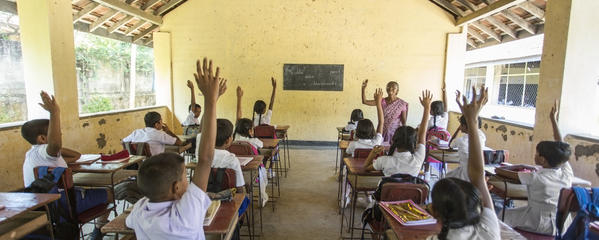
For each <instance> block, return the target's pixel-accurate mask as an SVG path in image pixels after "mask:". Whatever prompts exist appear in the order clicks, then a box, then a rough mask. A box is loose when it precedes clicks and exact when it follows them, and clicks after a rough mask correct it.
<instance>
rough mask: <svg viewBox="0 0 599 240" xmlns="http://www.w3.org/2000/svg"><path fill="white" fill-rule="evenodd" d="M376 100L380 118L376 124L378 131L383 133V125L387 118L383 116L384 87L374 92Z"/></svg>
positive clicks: (377, 113) (377, 112) (377, 114)
mask: <svg viewBox="0 0 599 240" xmlns="http://www.w3.org/2000/svg"><path fill="white" fill-rule="evenodd" d="M374 100H375V101H376V116H377V118H378V119H379V125H377V126H376V132H377V133H380V134H382V133H383V126H384V125H385V118H384V116H383V103H382V100H383V89H382V88H378V89H377V90H376V91H375V92H374Z"/></svg>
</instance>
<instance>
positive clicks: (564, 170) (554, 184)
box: [505, 162, 574, 235]
mask: <svg viewBox="0 0 599 240" xmlns="http://www.w3.org/2000/svg"><path fill="white" fill-rule="evenodd" d="M573 176H574V173H573V172H572V167H571V166H570V163H568V162H565V163H564V164H562V165H561V166H560V167H558V168H542V169H540V170H538V171H537V172H532V173H524V172H522V173H518V178H519V179H520V182H521V183H522V184H525V185H526V186H527V189H528V206H526V207H520V208H513V209H506V211H505V223H507V224H508V225H510V226H512V227H518V228H521V229H524V230H527V231H531V232H536V233H541V234H549V235H553V234H555V233H556V232H557V228H556V226H555V215H556V212H557V203H558V200H559V194H560V191H561V189H562V188H570V187H572V178H573Z"/></svg>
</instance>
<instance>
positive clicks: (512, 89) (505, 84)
mask: <svg viewBox="0 0 599 240" xmlns="http://www.w3.org/2000/svg"><path fill="white" fill-rule="evenodd" d="M540 65H541V61H534V62H519V63H510V64H501V65H495V67H494V68H495V82H496V83H497V82H498V94H497V104H500V105H507V106H516V107H528V108H534V107H535V106H536V101H537V88H538V85H539V68H540Z"/></svg>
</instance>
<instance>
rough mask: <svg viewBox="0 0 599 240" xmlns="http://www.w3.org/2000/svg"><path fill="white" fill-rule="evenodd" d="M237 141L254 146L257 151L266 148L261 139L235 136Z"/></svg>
mask: <svg viewBox="0 0 599 240" xmlns="http://www.w3.org/2000/svg"><path fill="white" fill-rule="evenodd" d="M235 141H242V142H247V143H249V144H252V146H254V147H255V148H256V149H260V148H262V147H264V143H263V142H262V141H261V140H260V139H258V138H249V137H244V136H241V135H239V134H235Z"/></svg>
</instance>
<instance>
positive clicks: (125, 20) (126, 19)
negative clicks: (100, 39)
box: [108, 15, 133, 33]
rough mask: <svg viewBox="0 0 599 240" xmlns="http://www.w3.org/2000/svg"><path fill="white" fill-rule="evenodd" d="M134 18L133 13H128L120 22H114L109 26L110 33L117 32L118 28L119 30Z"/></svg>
mask: <svg viewBox="0 0 599 240" xmlns="http://www.w3.org/2000/svg"><path fill="white" fill-rule="evenodd" d="M132 19H133V16H131V15H127V16H126V17H124V18H123V19H121V20H119V21H118V22H116V23H114V24H112V26H110V27H109V28H108V32H109V33H113V32H116V31H117V30H119V28H121V27H122V26H124V25H125V24H127V23H129V22H130V21H131V20H132Z"/></svg>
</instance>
